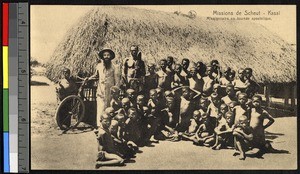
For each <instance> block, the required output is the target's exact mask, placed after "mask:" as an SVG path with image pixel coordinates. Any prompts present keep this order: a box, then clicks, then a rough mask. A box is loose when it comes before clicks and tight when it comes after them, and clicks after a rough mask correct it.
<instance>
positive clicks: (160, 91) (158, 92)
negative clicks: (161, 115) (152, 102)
mask: <svg viewBox="0 0 300 174" xmlns="http://www.w3.org/2000/svg"><path fill="white" fill-rule="evenodd" d="M156 92H157V98H159V99H160V98H162V97H163V95H164V93H163V89H162V88H160V87H158V88H156Z"/></svg>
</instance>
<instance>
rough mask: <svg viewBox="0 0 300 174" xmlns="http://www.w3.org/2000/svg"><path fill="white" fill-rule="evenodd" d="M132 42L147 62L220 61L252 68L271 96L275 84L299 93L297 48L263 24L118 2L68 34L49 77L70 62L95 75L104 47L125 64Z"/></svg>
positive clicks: (97, 11) (87, 17)
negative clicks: (100, 51) (192, 14)
mask: <svg viewBox="0 0 300 174" xmlns="http://www.w3.org/2000/svg"><path fill="white" fill-rule="evenodd" d="M132 44H138V45H139V46H140V48H141V51H142V53H143V59H144V60H146V61H153V62H155V61H156V60H158V59H161V58H165V57H166V56H168V55H172V56H174V57H176V58H177V59H179V60H180V59H182V58H184V57H188V58H190V59H191V60H193V61H198V60H201V61H203V62H204V63H208V62H210V61H211V60H212V59H218V60H219V62H220V64H221V66H222V68H225V67H231V68H233V69H238V68H240V67H251V68H252V69H253V71H254V76H255V78H256V80H257V81H258V82H259V83H261V84H263V85H265V86H266V88H265V94H266V95H267V96H268V95H269V93H270V92H272V89H270V88H271V87H272V86H282V87H284V89H283V88H282V89H283V90H282V91H285V93H284V96H286V95H287V93H291V92H290V91H293V90H294V91H295V82H296V51H295V49H294V48H293V47H292V46H291V45H290V44H288V43H287V42H285V41H284V40H283V39H281V38H280V37H278V36H276V35H275V34H274V33H272V32H270V31H269V30H268V29H266V28H265V27H263V26H261V25H259V24H255V23H251V22H249V21H211V20H207V19H206V18H200V17H196V18H194V19H191V18H188V17H185V16H180V15H179V16H178V15H176V14H174V13H167V12H160V11H151V10H142V9H136V8H129V7H118V6H103V7H98V8H95V9H93V10H91V11H89V12H88V13H87V14H86V15H84V16H83V17H82V18H81V19H80V20H79V21H78V22H77V23H76V24H75V25H74V26H73V27H72V28H71V29H70V30H69V31H68V32H67V34H66V36H65V37H64V38H63V40H62V41H61V43H60V44H59V45H58V46H57V48H56V50H55V51H54V53H53V55H52V57H51V59H50V61H49V63H48V64H47V73H46V74H47V77H48V78H50V79H51V80H57V79H58V78H59V77H60V72H61V71H60V70H61V69H62V68H63V67H64V66H69V67H70V69H71V71H72V73H73V75H74V74H77V73H78V72H83V73H87V74H91V73H92V72H93V71H94V66H95V62H96V59H97V52H98V51H99V50H101V49H102V48H104V47H105V48H112V49H113V50H114V51H115V52H116V57H117V59H115V61H116V62H115V64H119V62H120V61H122V59H124V58H125V57H127V56H129V47H130V45H132ZM292 88H293V89H292ZM276 89H277V88H276ZM276 93H278V91H277V92H276ZM290 96H293V97H295V93H294V94H293V95H290Z"/></svg>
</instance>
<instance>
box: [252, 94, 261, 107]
mask: <svg viewBox="0 0 300 174" xmlns="http://www.w3.org/2000/svg"><path fill="white" fill-rule="evenodd" d="M261 103H262V97H261V96H259V95H254V96H253V97H252V105H253V106H254V107H255V108H259V107H260V106H261Z"/></svg>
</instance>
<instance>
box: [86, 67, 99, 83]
mask: <svg viewBox="0 0 300 174" xmlns="http://www.w3.org/2000/svg"><path fill="white" fill-rule="evenodd" d="M98 78H99V72H98V68H97V67H96V71H95V73H94V74H93V75H92V76H90V77H88V79H87V80H97V79H98Z"/></svg>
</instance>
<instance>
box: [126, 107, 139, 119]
mask: <svg viewBox="0 0 300 174" xmlns="http://www.w3.org/2000/svg"><path fill="white" fill-rule="evenodd" d="M137 116H138V114H137V112H136V109H135V108H129V109H128V117H129V118H131V119H138V117H137Z"/></svg>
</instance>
